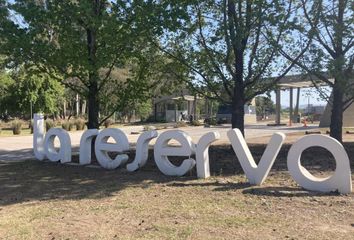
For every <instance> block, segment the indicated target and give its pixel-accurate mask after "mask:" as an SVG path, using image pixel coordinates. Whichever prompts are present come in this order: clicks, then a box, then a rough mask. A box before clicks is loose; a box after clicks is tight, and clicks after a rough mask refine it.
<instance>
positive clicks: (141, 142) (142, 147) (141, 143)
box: [127, 130, 158, 172]
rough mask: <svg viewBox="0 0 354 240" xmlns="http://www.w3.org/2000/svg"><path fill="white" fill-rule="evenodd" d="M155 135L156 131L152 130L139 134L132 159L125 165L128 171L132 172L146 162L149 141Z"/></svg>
mask: <svg viewBox="0 0 354 240" xmlns="http://www.w3.org/2000/svg"><path fill="white" fill-rule="evenodd" d="M157 135H158V133H157V131H155V130H153V131H148V132H144V133H142V134H141V135H140V136H139V138H138V141H137V144H136V151H135V158H134V161H133V162H131V163H129V164H128V165H127V170H128V171H129V172H134V171H136V170H138V169H139V168H141V167H143V166H144V165H145V164H146V162H147V160H148V157H149V142H150V141H151V140H152V139H154V138H156V137H157Z"/></svg>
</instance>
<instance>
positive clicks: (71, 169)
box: [0, 160, 194, 205]
mask: <svg viewBox="0 0 354 240" xmlns="http://www.w3.org/2000/svg"><path fill="white" fill-rule="evenodd" d="M193 178H194V177H193ZM193 178H191V177H182V178H174V177H167V176H164V175H162V174H161V173H160V172H158V170H157V171H146V170H145V171H140V172H138V173H129V172H127V171H126V170H124V169H117V170H113V171H107V170H104V169H101V168H88V167H83V166H68V165H62V164H59V163H50V162H39V161H33V160H28V161H23V162H7V163H5V162H0V205H10V204H15V203H21V202H27V201H34V200H38V201H43V200H50V199H63V200H70V199H84V198H86V199H90V198H92V199H97V198H104V197H107V196H111V195H112V194H117V192H119V191H121V190H123V189H125V188H128V187H139V188H142V187H143V188H144V187H148V186H149V184H153V183H164V182H171V181H174V180H178V181H185V180H190V179H193Z"/></svg>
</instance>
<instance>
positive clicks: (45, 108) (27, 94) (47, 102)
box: [0, 68, 64, 116]
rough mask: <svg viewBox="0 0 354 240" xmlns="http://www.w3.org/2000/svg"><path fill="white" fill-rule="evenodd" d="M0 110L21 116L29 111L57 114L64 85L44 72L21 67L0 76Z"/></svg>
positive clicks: (62, 96)
mask: <svg viewBox="0 0 354 240" xmlns="http://www.w3.org/2000/svg"><path fill="white" fill-rule="evenodd" d="M0 79H1V85H2V87H1V88H0V91H1V93H2V94H1V99H0V105H1V108H0V111H1V112H2V113H3V114H4V113H6V114H10V115H12V116H23V115H24V114H28V115H29V113H30V111H31V108H32V110H33V111H34V112H43V113H45V114H57V113H59V111H60V107H61V106H60V105H61V102H62V100H63V98H64V87H63V86H62V85H60V83H58V82H57V81H56V80H53V79H51V78H50V77H49V76H48V75H46V74H41V75H34V74H31V73H30V71H26V70H25V69H23V68H21V69H19V70H18V71H16V72H15V71H12V72H8V73H7V74H2V75H1V76H0Z"/></svg>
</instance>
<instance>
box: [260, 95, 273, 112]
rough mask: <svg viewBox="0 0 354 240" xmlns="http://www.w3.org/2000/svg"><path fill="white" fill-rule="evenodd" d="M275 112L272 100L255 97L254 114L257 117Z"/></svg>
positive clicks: (266, 97) (264, 97)
mask: <svg viewBox="0 0 354 240" xmlns="http://www.w3.org/2000/svg"><path fill="white" fill-rule="evenodd" d="M274 112H275V107H274V103H273V101H272V99H271V98H270V97H268V96H257V97H256V113H257V116H265V114H266V113H268V114H272V113H274Z"/></svg>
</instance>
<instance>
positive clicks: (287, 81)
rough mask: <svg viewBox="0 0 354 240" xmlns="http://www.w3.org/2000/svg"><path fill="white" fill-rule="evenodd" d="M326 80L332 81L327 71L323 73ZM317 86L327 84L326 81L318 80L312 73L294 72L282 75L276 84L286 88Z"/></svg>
mask: <svg viewBox="0 0 354 240" xmlns="http://www.w3.org/2000/svg"><path fill="white" fill-rule="evenodd" d="M324 75H325V76H326V77H327V79H328V81H330V82H334V79H333V78H330V77H329V76H328V74H327V73H324ZM315 84H316V85H317V86H328V83H326V82H324V81H322V80H320V79H319V78H318V77H316V76H315V75H312V74H296V75H289V76H285V77H282V78H281V79H280V80H279V82H278V83H277V86H279V87H281V88H283V89H286V88H309V87H314V86H315Z"/></svg>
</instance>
